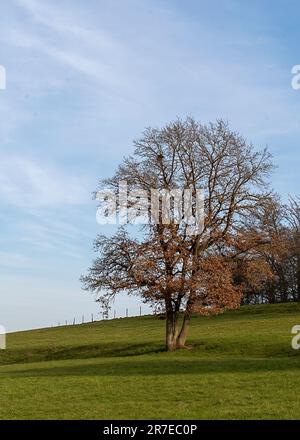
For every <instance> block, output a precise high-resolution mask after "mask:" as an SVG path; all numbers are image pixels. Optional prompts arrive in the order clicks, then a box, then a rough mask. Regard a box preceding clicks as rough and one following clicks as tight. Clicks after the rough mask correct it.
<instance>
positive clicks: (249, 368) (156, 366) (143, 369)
mask: <svg viewBox="0 0 300 440" xmlns="http://www.w3.org/2000/svg"><path fill="white" fill-rule="evenodd" d="M299 366H300V359H299V358H290V359H248V360H247V359H209V360H203V359H197V358H195V359H193V360H191V359H189V360H181V359H180V360H178V359H176V358H174V357H173V358H170V359H165V358H162V357H161V356H160V358H159V359H153V358H149V359H147V360H141V359H138V358H134V359H133V358H131V359H126V360H125V359H122V360H121V359H120V360H119V361H118V359H115V360H111V359H110V360H109V361H108V359H107V360H103V361H102V362H97V363H94V362H93V363H92V362H91V363H85V364H83V365H74V366H55V365H54V366H53V367H46V368H43V366H42V365H41V367H40V368H30V369H24V370H18V371H13V372H8V373H4V375H5V374H9V376H10V377H20V376H22V377H62V376H111V377H130V376H164V375H168V376H170V375H189V374H191V375H197V374H198V375H201V374H219V373H248V374H251V373H257V372H272V371H277V372H279V371H285V370H289V369H297V368H299Z"/></svg>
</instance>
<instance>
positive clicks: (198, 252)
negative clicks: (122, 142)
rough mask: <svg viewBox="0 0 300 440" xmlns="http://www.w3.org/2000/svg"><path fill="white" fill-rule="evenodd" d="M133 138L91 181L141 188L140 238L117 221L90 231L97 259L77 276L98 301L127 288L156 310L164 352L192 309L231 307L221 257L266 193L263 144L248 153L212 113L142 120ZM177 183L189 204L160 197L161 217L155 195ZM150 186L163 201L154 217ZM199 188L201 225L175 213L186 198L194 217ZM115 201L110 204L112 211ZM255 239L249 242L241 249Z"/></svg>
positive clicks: (228, 273) (177, 343) (234, 291)
mask: <svg viewBox="0 0 300 440" xmlns="http://www.w3.org/2000/svg"><path fill="white" fill-rule="evenodd" d="M134 145H135V150H134V154H133V155H132V156H129V157H127V158H125V159H124V160H123V162H122V163H121V165H120V166H119V167H118V169H117V171H116V173H115V175H114V176H113V177H112V178H110V179H105V180H102V181H101V182H100V189H103V188H109V189H110V191H112V192H114V193H115V194H116V195H117V192H118V187H119V182H120V181H122V182H124V181H125V182H126V184H127V186H128V190H129V191H135V193H136V191H137V189H138V190H139V191H142V194H146V195H147V201H148V205H147V206H148V216H149V222H148V223H147V224H145V225H143V226H142V227H141V231H142V238H141V239H140V240H138V239H137V238H135V237H134V238H133V237H131V236H130V235H129V234H128V232H126V228H125V227H122V228H121V229H120V230H119V231H118V232H117V233H116V234H115V235H114V236H111V237H105V236H99V237H98V238H97V240H96V242H95V247H96V250H97V251H98V252H99V253H100V257H99V258H98V259H96V260H95V261H94V263H93V265H92V267H91V268H90V270H89V273H88V275H86V276H84V277H82V282H83V286H84V288H85V289H87V290H90V291H92V292H96V293H97V300H98V301H100V302H101V303H102V305H105V306H107V305H108V304H109V303H110V301H111V300H112V299H113V298H114V297H115V295H116V294H117V293H118V292H121V291H127V292H128V293H129V294H137V295H140V296H141V297H142V298H143V300H144V301H147V302H149V303H150V304H152V305H153V306H155V307H159V308H161V309H163V310H164V312H165V315H166V348H167V350H170V351H171V350H175V349H176V348H177V347H184V346H185V344H186V338H187V333H188V328H189V324H190V320H191V316H192V314H193V313H194V312H197V313H200V314H209V313H220V312H222V311H223V310H225V309H231V308H237V307H239V305H240V303H241V295H242V292H241V288H240V286H239V285H237V284H235V283H234V280H233V267H232V264H231V263H230V255H231V254H236V245H237V242H238V240H237V237H242V236H243V235H244V232H243V231H244V229H245V225H246V224H247V222H248V219H249V218H250V217H253V216H254V213H255V212H257V210H258V209H260V207H261V206H262V205H263V204H264V203H266V201H267V200H268V199H269V197H270V194H271V193H270V192H268V191H267V179H268V176H269V173H270V171H271V170H272V163H271V157H270V154H269V152H268V151H267V150H266V149H264V150H263V151H255V149H254V147H253V146H252V145H251V144H249V143H247V142H246V140H245V139H243V138H242V137H241V136H240V135H239V134H238V133H236V132H233V131H231V130H230V129H229V127H228V125H227V123H225V122H224V121H222V120H219V121H217V122H216V123H211V124H209V125H202V124H201V123H198V122H196V121H195V120H194V119H192V118H188V119H187V120H185V121H182V120H177V121H175V122H172V123H170V124H168V125H166V126H165V127H163V128H162V129H156V128H148V129H146V130H145V131H144V133H143V135H142V137H141V138H140V139H138V140H136V141H135V142H134ZM178 188H179V189H189V190H190V194H191V198H190V199H189V200H190V202H188V201H187V200H186V199H184V200H183V203H182V205H181V204H180V203H178V201H175V199H174V198H172V197H170V198H169V202H170V203H169V207H170V209H171V211H172V215H171V216H169V217H168V216H167V219H166V218H165V204H164V202H163V200H165V199H163V198H164V195H165V194H166V192H167V193H168V194H172V191H174V190H176V189H178ZM151 190H152V192H151ZM153 190H156V191H158V194H159V197H160V198H161V199H163V200H161V201H160V204H159V209H158V213H157V212H156V214H155V215H153V210H151V206H152V207H153V205H151V203H152V198H151V194H152V195H153ZM199 190H201V191H202V192H203V198H204V200H203V204H204V213H205V215H204V220H203V224H202V226H201V228H199V225H198V224H197V222H196V223H195V224H194V225H193V226H191V225H190V224H189V221H188V222H186V221H184V219H185V217H184V216H183V215H182V211H181V208H182V206H183V207H185V206H187V205H188V204H189V209H190V212H191V213H192V217H193V218H197V216H196V213H197V209H198V208H197V194H198V191H199ZM156 194H157V193H156ZM137 200H139V201H140V196H138V197H133V198H132V197H131V198H130V197H129V199H128V205H131V206H133V205H134V204H135V203H137ZM179 205H180V210H179V211H180V216H179V221H178V215H175V207H176V206H177V207H178V206H179ZM122 208H124V206H123V207H122V206H121V205H120V204H119V205H118V212H120V209H122ZM176 212H177V211H176ZM137 215H138V214H137ZM249 243H250V242H249ZM259 244H260V243H259V241H257V240H253V241H252V244H251V245H250V248H252V247H254V246H255V247H257V246H259ZM224 254H226V256H227V258H224ZM181 315H182V316H183V320H182V323H181V324H180V316H181Z"/></svg>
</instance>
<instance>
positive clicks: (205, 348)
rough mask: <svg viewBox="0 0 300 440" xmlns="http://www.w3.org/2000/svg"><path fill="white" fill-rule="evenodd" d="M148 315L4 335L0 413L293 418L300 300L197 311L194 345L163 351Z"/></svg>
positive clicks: (157, 325)
mask: <svg viewBox="0 0 300 440" xmlns="http://www.w3.org/2000/svg"><path fill="white" fill-rule="evenodd" d="M164 324H165V323H164V321H162V320H159V319H157V318H155V317H152V316H147V317H141V318H126V319H119V320H112V321H102V322H96V323H93V324H83V325H77V326H68V327H57V328H52V329H41V330H34V331H28V332H19V333H13V334H10V335H8V341H7V344H8V349H7V350H6V351H1V352H0V390H1V393H0V418H2V419H4V418H9V419H20V418H25V419H26V418H28V419H43V418H47V419H53V418H59V419H79V418H83V419H93V418H98V419H101V418H110V419H114V418H115V419H117V418H123V419H126V418H132V419H135V418H157V419H160V418H169V419H174V418H197V419H198V418H200V419H201V418H209V419H212V418H214V419H216V418H217V419H218V418H247V419H251V418H296V419H297V418H299V416H300V413H299V408H298V406H299V405H298V395H299V393H300V375H299V374H298V371H299V367H300V352H299V353H298V351H295V350H292V349H291V327H292V326H293V325H295V324H300V305H298V304H281V305H266V306H251V307H242V308H241V309H240V310H237V311H234V312H227V313H225V314H224V315H220V316H215V317H196V318H195V319H194V320H193V322H192V327H191V333H190V338H189V343H191V344H193V346H194V348H193V350H180V351H177V352H175V353H165V352H163V346H164Z"/></svg>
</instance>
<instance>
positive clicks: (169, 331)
mask: <svg viewBox="0 0 300 440" xmlns="http://www.w3.org/2000/svg"><path fill="white" fill-rule="evenodd" d="M166 318H167V319H166V350H167V351H175V350H176V340H177V334H178V315H177V313H176V312H175V311H174V310H173V309H172V308H170V309H168V310H167V312H166Z"/></svg>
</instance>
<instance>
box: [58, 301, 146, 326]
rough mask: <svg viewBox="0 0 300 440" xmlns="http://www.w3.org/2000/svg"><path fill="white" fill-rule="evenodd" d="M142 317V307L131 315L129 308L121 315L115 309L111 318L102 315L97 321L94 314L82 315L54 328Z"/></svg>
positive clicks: (61, 322)
mask: <svg viewBox="0 0 300 440" xmlns="http://www.w3.org/2000/svg"><path fill="white" fill-rule="evenodd" d="M137 316H142V306H140V308H139V311H138V313H135V314H132V313H130V309H129V308H125V309H124V310H122V311H121V313H120V312H119V311H118V310H116V309H114V310H113V311H112V313H111V316H107V315H106V314H105V313H102V314H100V319H96V316H95V315H94V313H91V314H89V315H84V314H83V315H81V316H80V317H78V316H77V317H76V316H74V317H73V318H72V319H66V320H64V321H59V322H58V323H57V324H53V325H52V327H60V326H67V325H78V324H91V323H93V322H99V321H108V320H113V319H121V318H129V317H137Z"/></svg>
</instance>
